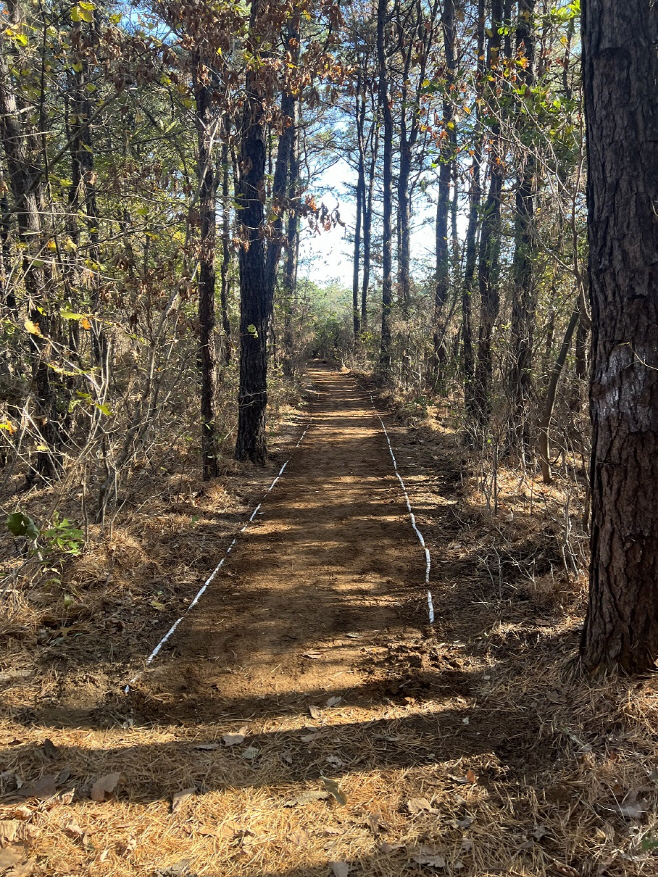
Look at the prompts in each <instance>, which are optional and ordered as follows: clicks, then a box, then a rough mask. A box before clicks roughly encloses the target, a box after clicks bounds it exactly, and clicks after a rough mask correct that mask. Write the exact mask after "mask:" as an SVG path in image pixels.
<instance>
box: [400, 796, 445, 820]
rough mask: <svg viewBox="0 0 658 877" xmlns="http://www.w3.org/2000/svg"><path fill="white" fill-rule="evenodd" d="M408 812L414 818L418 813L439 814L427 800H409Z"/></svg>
mask: <svg viewBox="0 0 658 877" xmlns="http://www.w3.org/2000/svg"><path fill="white" fill-rule="evenodd" d="M407 810H408V811H409V813H410V814H411V815H412V816H416V814H417V813H438V812H439V811H438V810H435V809H434V807H432V805H431V804H430V802H429V801H428V800H427V798H409V800H408V801H407Z"/></svg>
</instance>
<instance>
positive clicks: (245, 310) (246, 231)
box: [235, 0, 272, 465]
mask: <svg viewBox="0 0 658 877" xmlns="http://www.w3.org/2000/svg"><path fill="white" fill-rule="evenodd" d="M259 13H260V2H259V0H252V5H251V17H250V32H251V33H252V34H255V33H256V24H257V21H258V17H259ZM265 157H266V123H265V115H264V110H263V97H262V95H261V83H260V81H259V74H258V72H257V71H255V70H253V69H250V70H249V71H248V72H247V79H246V85H245V101H244V111H243V118H242V142H241V150H240V167H241V175H240V184H239V187H238V195H237V203H238V208H239V209H238V216H239V217H240V222H241V225H242V234H241V238H242V246H241V248H240V387H239V390H238V434H237V440H236V445H235V456H236V459H238V460H251V461H252V462H253V463H257V464H261V465H262V464H264V463H265V462H266V460H267V442H266V435H265V416H266V411H267V333H268V331H269V324H270V318H271V314H272V302H271V301H270V299H269V296H268V294H267V285H266V276H265V241H264V239H263V236H262V226H263V218H264V202H265Z"/></svg>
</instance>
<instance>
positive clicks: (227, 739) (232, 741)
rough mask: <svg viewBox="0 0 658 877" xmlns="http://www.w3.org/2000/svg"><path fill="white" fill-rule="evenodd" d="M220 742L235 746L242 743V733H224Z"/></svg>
mask: <svg viewBox="0 0 658 877" xmlns="http://www.w3.org/2000/svg"><path fill="white" fill-rule="evenodd" d="M222 743H223V744H224V746H237V745H239V744H240V743H244V734H224V736H223V737H222Z"/></svg>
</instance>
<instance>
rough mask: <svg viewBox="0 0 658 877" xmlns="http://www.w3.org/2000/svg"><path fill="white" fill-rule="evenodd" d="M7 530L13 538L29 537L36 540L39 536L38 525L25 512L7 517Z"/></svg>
mask: <svg viewBox="0 0 658 877" xmlns="http://www.w3.org/2000/svg"><path fill="white" fill-rule="evenodd" d="M7 529H8V530H9V532H10V533H11V534H12V536H27V537H28V539H36V538H38V536H39V530H38V529H37V526H36V524H35V523H34V521H33V520H32V518H30V517H28V516H27V515H24V514H23V512H14V513H13V514H11V515H9V516H8V517H7Z"/></svg>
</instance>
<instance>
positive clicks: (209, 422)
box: [194, 52, 218, 481]
mask: <svg viewBox="0 0 658 877" xmlns="http://www.w3.org/2000/svg"><path fill="white" fill-rule="evenodd" d="M194 60H195V79H194V96H195V99H196V116H195V120H196V128H197V139H198V149H199V166H198V180H199V213H200V215H201V241H200V248H199V283H198V289H199V366H200V370H201V457H202V465H203V480H204V481H209V480H210V479H211V478H216V477H217V474H218V465H217V447H216V435H215V393H216V390H217V376H216V361H215V243H216V236H217V220H216V212H217V203H216V202H217V180H216V176H215V163H214V161H213V146H214V141H215V139H216V135H217V127H218V125H217V119H216V116H215V114H214V113H213V112H212V106H213V100H212V97H213V95H212V86H211V84H210V81H209V77H210V76H212V73H211V71H210V70H209V69H208V68H207V67H206V65H205V64H204V62H203V58H202V57H201V54H200V53H198V52H197V53H196V55H195V59H194Z"/></svg>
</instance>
